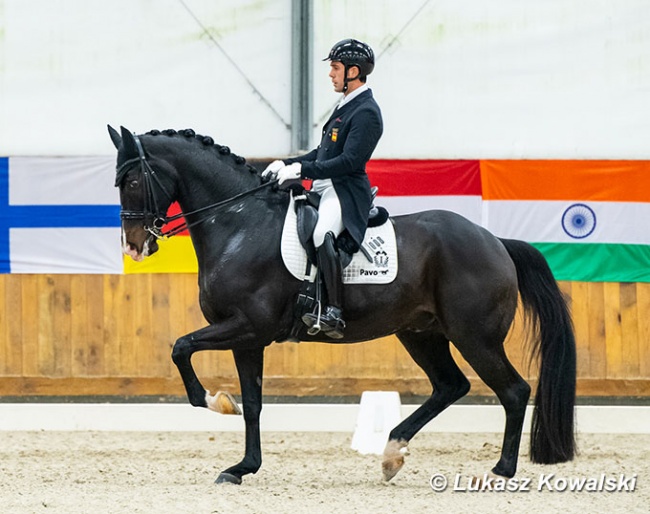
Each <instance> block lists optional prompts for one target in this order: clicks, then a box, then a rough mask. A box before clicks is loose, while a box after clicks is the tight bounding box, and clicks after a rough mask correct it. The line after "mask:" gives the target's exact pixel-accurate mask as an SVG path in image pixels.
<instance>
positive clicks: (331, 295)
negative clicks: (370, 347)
mask: <svg viewBox="0 0 650 514" xmlns="http://www.w3.org/2000/svg"><path fill="white" fill-rule="evenodd" d="M316 257H317V259H318V269H319V270H320V273H321V276H322V277H323V282H324V285H325V291H326V292H327V299H328V302H327V307H326V308H325V309H324V310H323V311H322V312H321V315H320V326H321V331H323V332H324V333H325V335H327V336H328V337H331V338H332V339H341V338H342V337H343V330H344V329H345V321H343V318H342V317H341V314H342V313H341V306H342V303H343V302H342V297H343V283H342V279H341V261H340V260H339V256H338V255H337V253H336V250H335V248H334V234H333V233H332V232H328V233H327V235H326V236H325V241H324V242H323V244H322V245H321V246H320V247H319V248H318V250H317V251H316ZM302 321H303V322H304V323H305V325H307V326H308V327H310V328H311V327H313V326H314V325H316V324H317V321H318V313H317V312H316V313H311V312H310V313H307V314H305V315H304V316H303V317H302Z"/></svg>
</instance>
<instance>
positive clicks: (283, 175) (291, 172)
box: [278, 162, 302, 185]
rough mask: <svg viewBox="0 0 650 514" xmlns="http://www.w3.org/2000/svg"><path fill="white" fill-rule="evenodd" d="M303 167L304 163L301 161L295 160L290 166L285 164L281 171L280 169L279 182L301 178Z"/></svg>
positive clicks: (280, 183)
mask: <svg viewBox="0 0 650 514" xmlns="http://www.w3.org/2000/svg"><path fill="white" fill-rule="evenodd" d="M301 169H302V164H300V163H299V162H294V163H293V164H289V166H285V167H284V168H282V169H281V170H280V171H278V184H279V185H282V183H284V182H286V181H287V180H296V179H299V178H300V170H301Z"/></svg>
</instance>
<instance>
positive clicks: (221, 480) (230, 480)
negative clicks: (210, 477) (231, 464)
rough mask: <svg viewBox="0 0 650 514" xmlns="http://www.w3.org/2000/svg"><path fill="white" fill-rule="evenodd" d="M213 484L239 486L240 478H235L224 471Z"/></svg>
mask: <svg viewBox="0 0 650 514" xmlns="http://www.w3.org/2000/svg"><path fill="white" fill-rule="evenodd" d="M214 483H215V484H235V485H240V484H241V478H239V477H236V476H235V475H231V474H230V473H226V472H225V471H224V472H223V473H221V474H220V475H219V476H218V477H217V479H216V480H215V481H214Z"/></svg>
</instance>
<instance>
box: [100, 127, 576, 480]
mask: <svg viewBox="0 0 650 514" xmlns="http://www.w3.org/2000/svg"><path fill="white" fill-rule="evenodd" d="M109 133H110V135H111V139H112V141H113V143H114V144H115V146H116V148H117V149H118V154H117V179H116V186H118V187H119V189H120V202H121V206H122V244H123V250H124V252H125V253H126V254H128V255H130V256H131V257H133V258H134V259H136V260H140V259H142V258H144V257H146V256H148V255H151V254H153V253H154V252H155V251H156V250H157V249H158V246H157V243H156V240H157V238H158V237H159V236H160V235H161V227H162V226H163V224H164V223H165V222H168V221H169V218H166V212H167V208H168V207H169V205H170V204H171V203H172V202H173V201H178V203H179V204H180V207H181V209H182V212H183V213H184V214H185V220H186V223H187V225H188V226H189V232H190V235H191V238H192V242H193V244H194V248H195V250H196V255H197V258H198V266H199V275H198V278H199V287H200V305H201V309H202V311H203V314H204V315H205V318H206V319H207V321H208V323H209V325H208V326H207V327H205V328H203V329H201V330H198V331H196V332H193V333H191V334H188V335H186V336H183V337H181V338H180V339H178V340H177V341H176V343H175V345H174V348H173V352H172V359H173V361H174V363H175V364H176V366H177V367H178V370H179V372H180V375H181V377H182V379H183V383H184V385H185V388H186V390H187V396H188V399H189V401H190V403H191V404H192V405H194V406H196V407H205V408H210V409H213V410H217V411H219V412H224V413H232V412H233V411H237V410H238V407H237V405H236V404H235V403H234V402H233V401H232V398H231V397H230V396H229V395H227V394H223V393H218V394H217V395H214V396H212V395H210V393H209V391H206V389H205V388H204V387H203V386H202V385H201V383H200V382H199V379H198V377H197V376H196V373H195V372H194V369H193V368H192V364H191V362H190V359H191V357H192V354H193V353H194V352H197V351H201V350H231V351H232V352H233V355H234V359H235V364H236V367H237V372H238V374H239V381H240V385H241V398H242V403H243V411H244V412H243V414H244V420H245V424H246V449H245V455H244V458H243V459H242V461H241V462H239V463H237V464H235V465H234V466H232V467H230V468H228V469H226V470H225V471H223V472H222V473H221V474H220V475H219V477H218V479H217V483H220V482H231V483H241V480H242V477H243V476H244V475H246V474H248V473H255V472H256V471H257V470H258V469H259V468H260V466H261V463H262V454H261V445H260V425H259V420H260V412H261V410H262V373H263V359H264V349H265V348H266V347H267V346H268V345H270V344H271V343H272V342H274V341H285V340H287V339H288V338H289V334H290V329H291V326H292V323H293V320H294V316H293V309H294V305H295V301H296V297H297V295H298V293H299V290H300V286H301V281H300V280H297V279H296V278H294V277H293V276H292V275H291V274H290V273H289V272H288V271H287V270H286V268H285V266H284V264H283V261H282V259H281V256H280V238H281V231H282V226H283V221H284V218H285V213H286V209H287V206H288V204H289V193H288V192H286V191H282V190H280V191H278V190H277V188H274V187H267V186H268V185H269V184H268V183H267V184H265V183H264V181H263V180H262V179H261V177H260V174H259V173H258V171H257V170H255V169H254V168H253V167H251V166H249V165H247V164H246V163H245V159H243V158H242V157H239V156H236V155H234V154H232V153H231V152H230V150H229V149H228V148H227V147H225V146H220V145H217V144H215V143H214V141H213V140H212V138H210V137H206V136H200V135H197V134H195V133H194V131H192V130H191V129H188V130H183V131H180V132H176V131H174V130H165V131H163V132H159V131H151V132H148V133H147V134H144V135H140V136H135V135H133V134H132V133H131V132H130V131H128V130H126V129H124V127H122V130H121V135H120V134H119V133H118V132H116V131H115V130H114V129H112V128H111V127H109ZM391 220H392V223H393V224H394V227H395V231H396V237H397V244H398V251H399V264H400V268H399V274H398V276H397V278H396V279H395V280H394V281H393V282H392V283H390V284H386V285H347V286H345V291H344V307H345V316H346V318H345V319H346V321H347V328H346V330H345V336H344V339H342V340H336V341H334V340H331V341H329V342H331V343H337V344H340V343H355V342H361V341H368V340H372V339H377V338H379V337H383V336H387V335H390V334H395V335H396V336H397V338H398V339H399V340H400V341H401V343H402V344H403V345H404V347H405V348H406V350H407V351H408V353H409V354H410V355H411V357H412V358H413V360H414V361H415V362H416V363H417V364H418V365H419V366H420V367H421V368H422V369H423V370H424V372H425V373H426V375H427V377H428V378H429V380H430V381H431V384H432V386H433V392H432V394H431V396H430V398H428V399H427V400H426V401H425V402H424V403H423V404H422V405H421V406H420V407H419V408H418V409H417V410H416V411H415V412H413V413H412V414H411V415H410V416H409V417H408V418H406V419H405V420H404V421H402V422H401V423H400V424H399V425H398V426H397V427H395V428H394V429H393V430H392V431H391V433H390V436H389V440H388V442H387V445H386V450H385V452H384V461H383V465H382V467H383V473H384V478H385V479H386V480H390V479H391V478H392V477H393V476H394V475H395V474H396V473H397V472H398V471H399V469H401V467H402V465H403V464H404V455H405V454H406V446H407V444H408V442H409V441H410V440H411V438H413V436H415V434H417V433H418V432H419V431H420V430H421V429H422V428H423V427H424V426H425V425H426V424H427V423H428V422H429V421H431V420H432V419H433V418H434V417H436V416H437V415H438V414H439V413H440V412H442V411H443V410H444V409H445V408H446V407H448V406H449V405H451V404H452V403H454V402H455V401H456V400H458V399H459V398H461V397H462V396H464V395H465V394H467V392H468V391H469V389H470V384H469V382H468V380H467V378H466V377H465V376H464V375H463V373H462V372H461V371H460V369H459V368H458V366H457V365H456V363H455V362H454V360H453V358H452V355H451V353H450V346H449V345H450V342H453V344H454V346H455V347H456V348H457V349H458V350H459V351H460V353H461V355H462V356H463V357H464V358H465V359H466V360H467V362H468V363H469V364H470V365H471V366H472V367H473V368H474V370H475V371H476V373H477V374H478V375H479V377H480V378H481V379H482V380H483V381H484V382H485V383H486V384H487V385H488V386H489V387H490V388H491V389H492V390H493V391H494V392H495V393H496V395H497V397H498V398H499V400H500V402H501V404H502V405H503V407H504V409H505V414H506V424H505V433H504V438H503V445H502V450H501V458H500V459H499V461H498V462H497V464H496V466H495V467H494V468H493V469H492V472H493V473H494V474H496V475H498V476H502V477H512V476H513V475H514V474H515V471H516V468H517V457H518V450H519V444H520V439H521V432H522V425H523V422H524V413H525V410H526V405H527V403H528V399H529V396H530V390H531V388H530V386H529V385H528V384H527V383H526V382H525V381H524V380H523V379H522V377H521V376H520V375H519V374H518V373H517V371H516V370H515V369H514V367H513V366H512V364H511V363H510V362H509V361H508V359H507V357H506V353H505V351H504V348H503V342H504V339H505V337H506V334H507V332H508V329H509V327H510V325H511V323H512V321H513V318H514V315H515V310H516V307H517V302H518V294H519V295H520V296H521V300H522V303H523V307H524V312H525V314H526V319H527V321H528V322H529V323H528V324H529V326H530V328H531V330H532V333H533V336H534V341H533V342H532V343H531V347H532V348H531V350H532V353H531V355H532V357H534V358H536V359H537V360H538V363H539V378H538V385H537V392H536V395H535V405H534V414H533V419H532V429H531V442H530V454H531V459H532V461H533V462H537V463H544V464H552V463H557V462H564V461H567V460H571V459H572V458H573V457H574V454H575V434H574V403H575V382H576V351H575V339H574V334H573V327H572V323H571V319H570V314H569V311H568V308H567V305H566V303H565V300H564V297H563V295H562V293H561V291H560V290H559V288H558V286H557V283H556V281H555V279H554V277H553V275H552V273H551V271H550V269H549V267H548V264H547V262H546V260H545V259H544V257H543V256H542V255H541V253H539V252H538V251H537V250H536V249H535V248H533V247H532V246H531V245H529V244H527V243H525V242H522V241H515V240H506V239H499V238H497V237H495V236H494V235H492V234H491V233H490V232H488V231H487V230H485V229H483V228H482V227H480V226H477V225H475V224H474V223H471V222H470V221H468V220H466V219H465V218H463V217H461V216H459V215H457V214H454V213H452V212H447V211H427V212H420V213H417V214H412V215H408V216H396V217H394V218H391ZM300 339H301V340H303V341H322V340H323V336H321V337H320V339H319V338H318V336H309V335H307V334H306V333H304V334H302V335H301V337H300ZM325 339H327V338H325Z"/></svg>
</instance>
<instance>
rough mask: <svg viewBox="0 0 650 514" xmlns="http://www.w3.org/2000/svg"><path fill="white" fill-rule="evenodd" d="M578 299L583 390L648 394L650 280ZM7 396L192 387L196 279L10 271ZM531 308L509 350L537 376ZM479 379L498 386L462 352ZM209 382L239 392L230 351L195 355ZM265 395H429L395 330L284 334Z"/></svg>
mask: <svg viewBox="0 0 650 514" xmlns="http://www.w3.org/2000/svg"><path fill="white" fill-rule="evenodd" d="M560 286H561V289H562V291H563V292H564V293H565V294H566V295H567V296H568V297H569V298H570V300H571V305H572V316H573V322H574V326H575V330H576V342H577V352H578V392H579V394H582V395H587V396H593V395H596V396H598V395H601V396H602V395H604V396H607V395H613V396H621V395H623V396H625V395H627V396H650V342H649V341H650V316H648V313H649V312H650V284H619V283H580V282H573V283H569V282H564V283H561V284H560ZM0 300H2V302H3V304H2V305H1V306H0V396H21V395H62V396H74V395H182V394H184V390H183V387H182V384H181V382H180V380H179V377H178V374H177V371H176V368H175V366H174V365H173V363H172V362H171V349H172V346H173V344H174V342H175V340H176V339H177V338H178V337H180V336H181V335H184V334H186V333H189V332H191V331H194V330H197V329H199V328H201V327H203V326H205V321H204V319H203V317H202V315H201V312H200V309H199V306H198V287H197V277H196V275H192V274H179V275H144V274H143V275H122V276H121V275H106V276H95V275H0ZM525 336H526V334H525V331H524V327H523V319H522V316H521V312H520V311H518V313H517V317H516V321H515V324H514V325H513V327H512V328H511V331H510V333H509V334H508V337H507V339H506V343H505V345H506V351H507V353H508V355H509V357H510V359H511V360H512V362H513V364H514V365H515V366H516V367H517V368H518V369H519V370H520V372H521V373H522V375H523V376H524V377H525V378H527V379H529V380H531V381H532V382H533V383H534V380H535V369H534V368H533V369H531V370H529V369H528V366H527V362H528V351H527V346H526V343H525ZM452 351H453V353H454V356H455V357H456V358H457V360H458V362H459V366H460V367H461V369H463V371H464V372H465V373H466V374H467V376H468V377H469V378H470V381H471V382H472V393H473V394H490V392H489V390H488V389H487V388H486V387H485V386H484V385H483V384H482V383H481V382H480V380H478V379H477V377H476V373H474V371H473V370H472V369H471V367H470V366H469V365H468V364H467V363H466V362H465V361H464V360H463V359H462V357H460V355H459V354H458V352H457V351H456V350H455V349H454V350H452ZM193 363H194V364H195V367H196V369H197V373H198V374H199V376H200V377H201V379H202V380H203V381H204V384H205V385H206V387H207V388H209V389H211V390H212V391H215V390H217V389H219V388H222V389H223V388H225V389H229V390H231V391H232V392H235V393H236V392H238V386H237V380H236V370H235V365H234V362H233V359H232V355H231V354H230V352H203V353H199V354H196V355H195V356H194V358H193ZM265 373H266V379H265V393H266V394H272V395H286V396H296V395H298V396H323V395H358V394H359V393H360V392H361V391H363V390H365V389H387V388H390V389H397V390H399V391H401V392H402V393H403V394H406V395H408V394H428V393H429V392H430V385H429V383H428V381H427V379H426V377H425V375H424V373H423V372H422V371H421V370H420V369H419V368H418V367H417V366H416V365H415V364H414V363H413V362H412V360H411V358H410V357H409V355H408V354H407V352H406V351H405V350H404V349H403V348H402V346H401V345H400V344H399V342H398V341H397V340H396V338H394V337H387V338H383V339H378V340H376V341H372V342H368V343H362V344H354V345H336V344H325V343H300V344H294V343H283V344H275V345H272V346H271V347H269V348H268V349H267V351H266V361H265Z"/></svg>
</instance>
